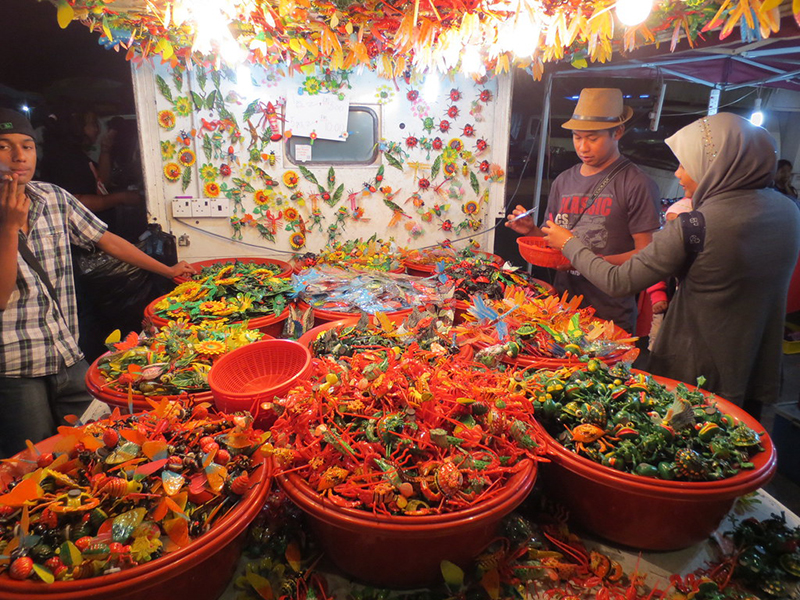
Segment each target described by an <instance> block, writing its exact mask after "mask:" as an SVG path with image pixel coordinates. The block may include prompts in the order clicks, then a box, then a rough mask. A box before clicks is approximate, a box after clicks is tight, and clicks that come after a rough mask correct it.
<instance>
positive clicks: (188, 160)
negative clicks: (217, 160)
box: [178, 148, 197, 167]
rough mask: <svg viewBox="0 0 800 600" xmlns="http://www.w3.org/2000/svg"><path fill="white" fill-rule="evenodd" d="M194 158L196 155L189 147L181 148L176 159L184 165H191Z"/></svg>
mask: <svg viewBox="0 0 800 600" xmlns="http://www.w3.org/2000/svg"><path fill="white" fill-rule="evenodd" d="M196 160H197V157H196V156H195V154H194V151H193V150H192V149H191V148H181V151H180V152H179V153H178V161H179V162H180V163H181V164H182V165H183V166H184V167H191V166H192V165H193V164H194V163H195V161H196Z"/></svg>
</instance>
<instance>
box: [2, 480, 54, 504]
mask: <svg viewBox="0 0 800 600" xmlns="http://www.w3.org/2000/svg"><path fill="white" fill-rule="evenodd" d="M43 495H44V490H42V488H41V487H40V486H39V481H38V477H28V478H27V479H23V480H22V481H20V482H19V483H18V484H17V486H16V487H15V488H14V489H13V490H11V491H10V492H8V493H7V494H3V495H2V496H0V506H3V505H5V506H13V507H18V506H23V505H24V504H25V503H26V502H29V501H31V500H35V499H37V498H41V497H42V496H43Z"/></svg>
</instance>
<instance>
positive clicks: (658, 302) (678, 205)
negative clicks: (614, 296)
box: [647, 198, 692, 352]
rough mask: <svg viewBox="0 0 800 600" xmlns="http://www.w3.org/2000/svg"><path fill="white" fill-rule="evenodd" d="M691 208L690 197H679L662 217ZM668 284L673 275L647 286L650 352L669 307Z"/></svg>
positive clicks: (673, 217) (648, 346)
mask: <svg viewBox="0 0 800 600" xmlns="http://www.w3.org/2000/svg"><path fill="white" fill-rule="evenodd" d="M691 210H692V199H691V198H681V199H680V200H678V201H677V202H674V203H673V204H671V205H670V207H669V208H668V209H667V211H666V213H665V214H664V218H665V219H666V220H667V221H674V220H675V219H677V218H678V215H679V214H681V213H685V212H691ZM670 284H672V288H673V289H674V287H675V285H674V278H673V277H670V278H669V280H665V281H659V282H658V283H656V284H655V285H651V286H650V287H649V288H647V294H648V296H649V297H650V302H651V303H652V309H653V320H652V322H651V323H650V334H649V336H648V337H649V340H648V345H647V349H648V350H650V351H651V352H652V351H653V346H654V345H655V342H656V336H657V335H658V331H659V330H660V329H661V322H662V321H663V320H664V313H666V312H667V308H669V298H670V295H671V293H670V292H671V290H670V287H671V286H670ZM673 293H674V292H673Z"/></svg>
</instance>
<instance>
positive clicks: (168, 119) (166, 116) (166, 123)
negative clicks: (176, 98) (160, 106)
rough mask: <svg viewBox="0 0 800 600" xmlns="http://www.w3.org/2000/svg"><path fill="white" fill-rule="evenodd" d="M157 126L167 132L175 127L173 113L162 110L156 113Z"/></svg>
mask: <svg viewBox="0 0 800 600" xmlns="http://www.w3.org/2000/svg"><path fill="white" fill-rule="evenodd" d="M158 124H159V126H161V127H163V128H164V129H166V130H167V131H169V130H170V129H172V128H173V127H175V113H174V112H172V111H171V110H162V111H160V112H159V113H158Z"/></svg>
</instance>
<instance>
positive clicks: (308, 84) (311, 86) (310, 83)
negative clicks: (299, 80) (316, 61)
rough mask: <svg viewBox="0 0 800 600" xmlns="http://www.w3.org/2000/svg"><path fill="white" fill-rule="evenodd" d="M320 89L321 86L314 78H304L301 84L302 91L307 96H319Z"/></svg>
mask: <svg viewBox="0 0 800 600" xmlns="http://www.w3.org/2000/svg"><path fill="white" fill-rule="evenodd" d="M321 87H322V84H320V82H319V79H317V78H316V77H306V80H305V81H304V82H303V90H304V91H305V92H306V93H307V94H308V95H309V96H313V95H315V94H319V90H320V88H321Z"/></svg>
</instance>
